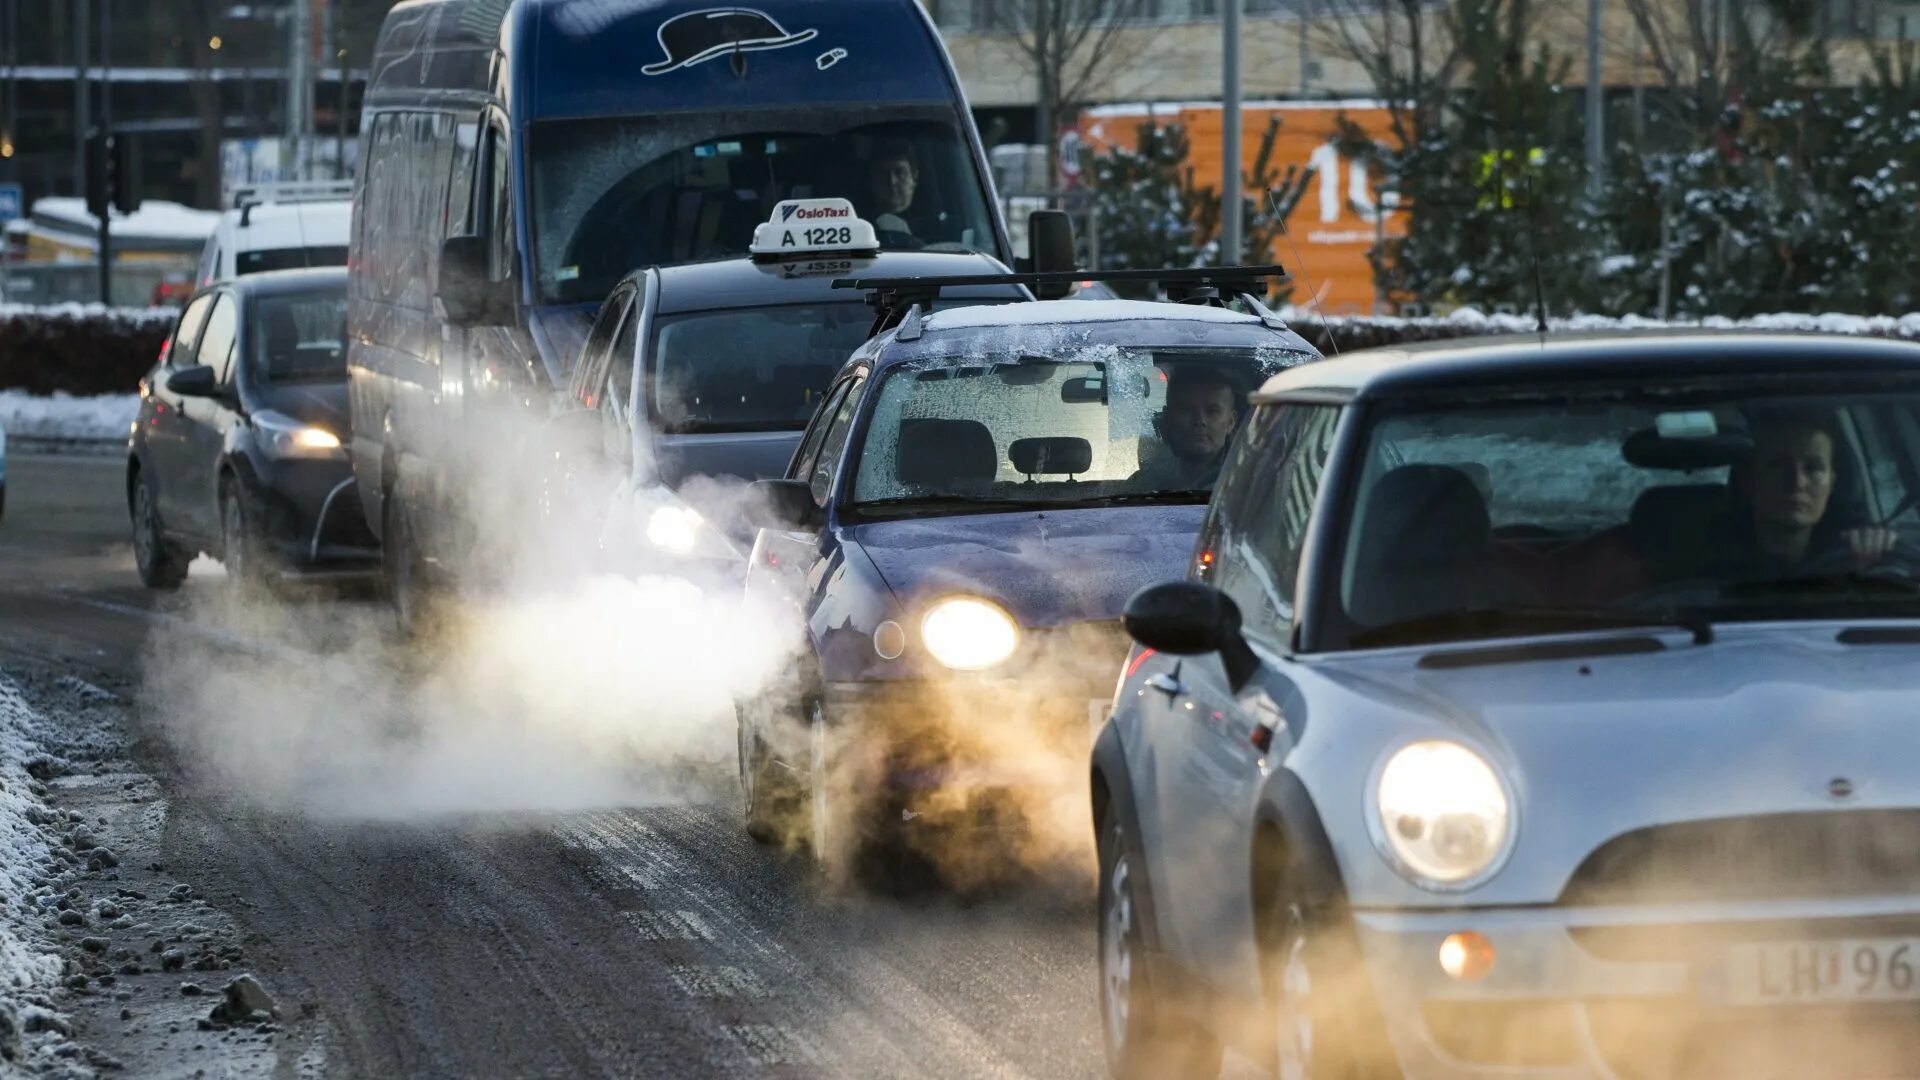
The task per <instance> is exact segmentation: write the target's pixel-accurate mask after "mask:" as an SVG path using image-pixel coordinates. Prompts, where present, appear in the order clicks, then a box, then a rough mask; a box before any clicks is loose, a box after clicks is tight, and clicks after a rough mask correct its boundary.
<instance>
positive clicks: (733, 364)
mask: <svg viewBox="0 0 1920 1080" xmlns="http://www.w3.org/2000/svg"><path fill="white" fill-rule="evenodd" d="M871 329H873V311H872V310H871V309H869V308H868V307H867V305H865V304H864V303H861V302H859V301H857V300H856V301H852V302H847V303H834V304H792V305H788V306H784V307H763V308H736V309H732V310H728V311H703V312H697V313H694V314H690V315H674V316H668V317H665V318H662V319H661V320H660V322H659V328H658V330H656V331H655V333H654V339H653V343H652V345H651V347H650V348H649V349H648V352H647V359H648V368H649V376H650V378H649V380H648V383H647V409H648V412H649V413H650V414H651V415H652V418H653V420H654V423H655V424H656V425H657V426H658V427H659V429H660V430H662V431H671V432H701V431H707V432H718V431H799V430H801V429H802V428H805V427H806V426H807V418H808V417H810V416H812V415H813V410H814V407H815V406H816V405H818V404H819V403H820V395H821V394H822V393H823V392H825V390H826V387H827V384H828V383H830V382H831V381H832V380H833V373H834V372H835V371H837V370H839V368H840V365H841V364H844V363H846V362H847V357H849V356H851V355H853V351H854V350H855V349H857V348H859V347H860V343H861V342H863V341H865V340H867V332H868V331H869V330H871Z"/></svg>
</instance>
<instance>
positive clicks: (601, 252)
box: [530, 106, 997, 303]
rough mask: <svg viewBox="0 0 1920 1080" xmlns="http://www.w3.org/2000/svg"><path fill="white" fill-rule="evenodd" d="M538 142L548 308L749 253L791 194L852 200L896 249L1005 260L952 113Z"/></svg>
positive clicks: (918, 111) (540, 238)
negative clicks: (647, 274) (651, 274)
mask: <svg viewBox="0 0 1920 1080" xmlns="http://www.w3.org/2000/svg"><path fill="white" fill-rule="evenodd" d="M530 140H531V147H532V160H533V177H532V187H533V193H532V201H533V207H534V222H533V225H534V244H535V247H536V249H537V254H536V258H537V273H538V278H539V289H540V294H541V297H542V299H543V300H544V301H547V302H562V303H570V302H579V301H597V300H599V299H601V298H603V297H604V296H606V294H607V293H608V292H610V291H611V290H612V288H613V285H614V284H615V283H616V282H618V281H619V280H620V278H621V277H622V276H624V275H625V274H626V273H628V272H629V271H631V270H633V269H634V268H635V267H640V266H648V265H672V264H675V263H685V262H695V261H699V260H703V259H715V258H731V257H738V256H741V255H745V254H746V253H747V245H748V244H749V243H750V242H751V241H752V239H753V229H754V226H756V225H759V224H761V223H762V222H765V221H766V220H767V219H768V218H769V217H770V216H771V215H772V213H773V208H774V206H775V204H777V203H778V202H780V201H781V200H782V199H800V198H825V197H840V198H845V199H849V200H851V201H852V202H853V204H854V208H855V209H856V210H857V211H858V212H859V214H860V215H861V216H862V217H863V218H866V219H867V220H868V221H871V222H872V223H873V225H874V228H875V230H876V232H877V234H878V236H879V240H880V244H881V246H882V247H883V248H887V249H890V250H915V249H926V250H948V251H983V252H988V253H997V251H996V247H997V241H996V240H995V237H994V233H993V227H992V224H991V218H989V216H988V214H987V209H986V202H985V198H984V190H985V189H984V186H983V185H984V181H983V180H982V178H981V177H980V176H979V174H978V170H977V168H976V167H975V163H974V157H973V154H972V151H971V149H970V148H969V146H968V144H967V141H966V139H965V138H964V137H963V136H962V135H961V131H960V128H959V126H958V124H957V123H956V122H955V119H954V116H953V113H952V110H951V109H950V108H943V107H927V106H868V107H851V106H849V107H844V108H835V109H832V110H820V109H810V110H778V109H775V110H759V111H751V112H727V113H695V114H685V115H670V116H664V117H623V118H617V119H593V120H554V121H545V122H542V123H539V124H536V125H535V126H534V128H533V131H532V134H531V136H530Z"/></svg>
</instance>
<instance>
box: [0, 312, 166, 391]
mask: <svg viewBox="0 0 1920 1080" xmlns="http://www.w3.org/2000/svg"><path fill="white" fill-rule="evenodd" d="M178 315H179V313H178V312H176V311H174V310H173V309H171V308H109V307H103V306H101V305H99V304H52V305H48V306H45V307H28V306H25V305H21V304H0V389H12V390H25V391H28V392H30V393H35V394H50V393H53V392H55V391H60V390H64V391H66V392H67V393H70V394H110V393H126V392H129V391H131V390H133V388H134V387H135V385H137V384H138V383H139V381H140V376H142V375H144V374H146V372H147V370H148V369H149V368H151V367H153V364H154V361H155V360H156V359H157V358H158V357H159V355H160V343H161V342H162V341H164V340H166V336H167V333H168V331H170V330H171V329H172V328H173V323H174V320H175V319H176V318H177V317H178Z"/></svg>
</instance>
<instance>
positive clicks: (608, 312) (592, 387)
mask: <svg viewBox="0 0 1920 1080" xmlns="http://www.w3.org/2000/svg"><path fill="white" fill-rule="evenodd" d="M632 307H633V290H632V289H618V290H615V291H614V294H613V295H612V296H610V297H608V298H607V302H606V303H604V304H602V305H600V314H599V315H598V316H596V317H595V318H594V320H593V326H592V327H591V328H590V329H589V330H588V331H587V343H586V344H585V345H583V346H581V348H580V362H579V366H578V367H576V368H575V369H574V374H573V396H574V398H575V400H577V401H578V402H579V403H580V404H581V405H582V406H584V407H586V408H589V409H591V408H594V407H595V406H597V405H598V404H599V403H600V395H601V394H602V393H604V392H605V390H606V375H607V355H608V352H609V351H610V350H611V348H612V346H613V337H614V334H615V333H616V332H617V331H618V330H619V329H620V324H621V322H622V321H623V320H625V319H626V317H627V312H628V311H629V310H630V309H631V308H632Z"/></svg>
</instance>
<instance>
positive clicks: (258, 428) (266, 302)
mask: <svg viewBox="0 0 1920 1080" xmlns="http://www.w3.org/2000/svg"><path fill="white" fill-rule="evenodd" d="M346 322H347V274H346V271H345V270H341V269H324V270H288V271H279V272H273V273H263V274H253V275H249V276H247V277H244V278H240V279H237V280H235V281H232V282H228V283H225V284H222V285H219V286H216V287H214V288H210V289H208V290H207V291H205V292H203V293H201V294H200V295H198V296H196V297H194V299H193V301H192V302H191V303H189V304H188V305H187V307H186V309H185V310H184V311H183V312H181V315H180V321H179V323H178V324H176V326H175V327H174V332H173V336H172V337H171V338H169V339H168V342H167V344H166V347H165V351H164V353H163V354H162V357H161V360H160V363H159V364H158V366H156V367H155V368H154V370H153V371H152V372H150V373H149V374H148V375H147V377H146V378H145V379H143V380H141V384H140V399H141V400H140V415H139V419H138V420H137V421H135V423H134V427H133V433H132V435H131V437H130V438H129V439H128V442H127V507H128V509H129V511H130V512H131V513H132V518H133V549H134V555H135V559H136V562H137V563H138V565H139V569H140V579H141V580H142V581H144V582H145V583H146V584H147V585H148V586H150V587H152V588H156V589H172V588H177V587H178V586H179V585H180V582H181V581H182V580H184V579H185V578H186V576H187V564H188V563H189V562H190V561H191V560H192V558H193V556H194V555H195V554H196V553H198V552H206V553H208V554H210V555H213V556H216V557H218V558H220V559H221V560H222V561H224V562H225V563H226V564H227V572H228V574H229V575H230V576H231V577H234V578H236V579H238V580H240V581H241V582H243V583H259V582H264V581H267V580H269V579H273V578H278V577H282V576H286V575H293V574H298V575H309V576H310V575H314V574H319V573H332V572H341V571H345V572H348V573H352V574H359V573H367V572H373V571H377V570H378V569H379V562H380V560H379V549H378V547H377V542H376V541H375V539H374V537H373V534H372V533H371V532H370V531H369V530H368V529H367V524H366V520H365V518H363V517H362V515H361V511H360V500H359V499H358V498H357V497H355V493H354V491H353V470H352V468H351V465H350V463H349V461H348V458H347V450H346V446H347V440H348V434H349V433H348V429H347V422H348V412H347V368H346Z"/></svg>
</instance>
